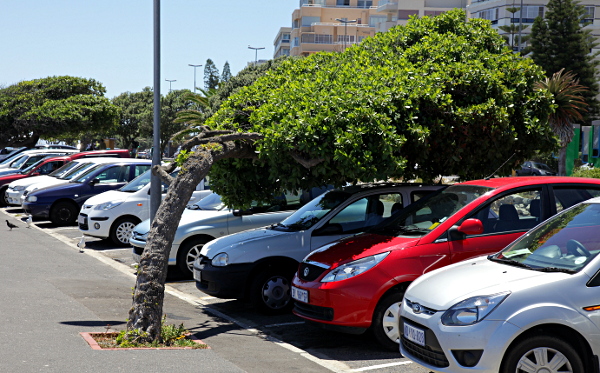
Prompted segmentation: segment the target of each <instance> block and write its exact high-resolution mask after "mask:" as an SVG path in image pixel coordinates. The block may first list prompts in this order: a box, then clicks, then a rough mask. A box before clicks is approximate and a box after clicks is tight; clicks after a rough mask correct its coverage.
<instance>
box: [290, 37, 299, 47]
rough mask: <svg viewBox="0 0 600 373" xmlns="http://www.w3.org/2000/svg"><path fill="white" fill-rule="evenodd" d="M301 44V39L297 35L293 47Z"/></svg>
mask: <svg viewBox="0 0 600 373" xmlns="http://www.w3.org/2000/svg"><path fill="white" fill-rule="evenodd" d="M299 46H300V39H299V38H298V37H297V36H296V37H295V38H294V43H293V44H292V47H299Z"/></svg>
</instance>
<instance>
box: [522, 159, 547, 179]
mask: <svg viewBox="0 0 600 373" xmlns="http://www.w3.org/2000/svg"><path fill="white" fill-rule="evenodd" d="M516 173H517V176H554V175H556V171H553V170H552V169H551V168H550V167H548V165H546V164H544V163H540V162H534V161H526V162H523V164H522V165H521V169H520V170H517V171H516Z"/></svg>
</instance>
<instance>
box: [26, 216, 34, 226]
mask: <svg viewBox="0 0 600 373" xmlns="http://www.w3.org/2000/svg"><path fill="white" fill-rule="evenodd" d="M32 221H33V218H32V217H31V215H29V216H28V217H27V220H25V223H27V228H31V222H32Z"/></svg>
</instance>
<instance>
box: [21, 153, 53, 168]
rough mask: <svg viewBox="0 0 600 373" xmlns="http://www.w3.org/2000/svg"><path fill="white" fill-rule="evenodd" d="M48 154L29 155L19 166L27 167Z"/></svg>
mask: <svg viewBox="0 0 600 373" xmlns="http://www.w3.org/2000/svg"><path fill="white" fill-rule="evenodd" d="M47 156H48V155H47V154H43V155H34V156H32V157H29V158H28V159H27V160H26V161H25V162H24V163H23V164H22V165H21V167H20V168H25V167H29V166H31V165H33V164H35V163H37V162H39V161H40V160H42V159H44V158H46V157H47Z"/></svg>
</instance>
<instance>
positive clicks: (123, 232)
mask: <svg viewBox="0 0 600 373" xmlns="http://www.w3.org/2000/svg"><path fill="white" fill-rule="evenodd" d="M134 227H135V224H133V223H132V222H130V221H126V222H123V223H121V224H119V226H118V227H117V231H116V233H117V239H118V240H119V241H120V242H122V243H124V244H128V243H129V239H130V238H131V234H132V233H133V228H134Z"/></svg>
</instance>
